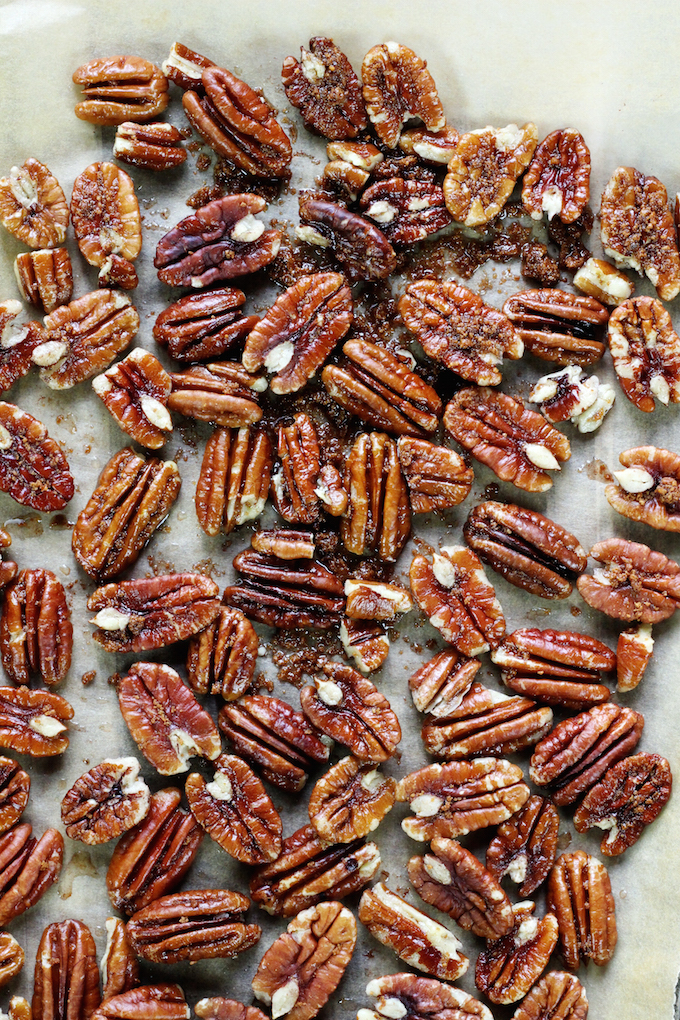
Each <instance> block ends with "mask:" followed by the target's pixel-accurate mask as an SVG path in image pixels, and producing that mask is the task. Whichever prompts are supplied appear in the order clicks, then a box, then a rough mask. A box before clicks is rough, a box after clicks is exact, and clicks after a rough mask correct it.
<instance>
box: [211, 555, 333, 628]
mask: <svg viewBox="0 0 680 1020" xmlns="http://www.w3.org/2000/svg"><path fill="white" fill-rule="evenodd" d="M234 567H235V568H236V570H237V571H238V573H239V574H240V575H241V577H242V578H243V580H242V582H241V583H240V584H232V585H229V586H228V587H226V588H225V589H224V601H225V603H226V604H227V605H230V606H235V607H236V608H237V609H240V610H241V611H242V612H243V613H245V615H246V616H249V617H251V618H252V619H253V620H259V621H260V622H261V623H268V624H269V625H270V626H272V627H283V628H290V627H313V628H315V629H318V630H327V629H328V628H329V627H333V626H335V625H336V624H338V623H339V622H340V614H341V612H342V610H343V609H344V606H345V596H344V594H343V583H342V581H341V580H340V579H339V578H338V577H336V576H335V574H334V573H333V572H332V571H331V570H329V569H328V568H327V567H325V566H324V565H323V564H322V563H315V562H313V561H311V560H284V559H279V558H278V557H277V556H266V555H263V554H262V553H258V552H254V551H251V550H250V549H244V550H243V552H240V553H239V554H238V556H236V557H235V558H234Z"/></svg>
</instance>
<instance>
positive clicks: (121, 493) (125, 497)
mask: <svg viewBox="0 0 680 1020" xmlns="http://www.w3.org/2000/svg"><path fill="white" fill-rule="evenodd" d="M181 484H182V482H181V479H180V477H179V469H178V467H177V465H176V464H175V462H174V461H172V460H169V461H161V460H158V458H156V457H152V458H150V459H149V460H145V459H144V457H140V456H139V455H138V454H136V453H135V452H134V450H132V449H131V448H130V447H129V446H128V447H126V448H125V449H123V450H120V451H119V452H118V453H116V454H114V455H113V457H112V458H111V460H110V461H109V463H108V464H107V465H106V467H105V468H104V470H103V471H102V473H101V475H100V476H99V483H98V485H97V488H96V489H95V490H94V492H93V493H92V495H91V496H90V498H89V500H88V501H87V504H86V505H85V507H84V508H83V509H82V510H81V511H80V513H79V514H78V519H77V521H76V524H75V527H74V529H73V532H72V535H71V548H72V550H73V555H74V556H75V558H76V560H77V561H78V563H79V564H80V565H81V567H82V568H83V570H84V571H85V572H86V573H87V574H89V576H90V577H91V578H92V579H93V580H94V581H97V582H98V583H101V582H102V581H108V580H110V579H111V578H112V577H116V575H118V574H120V573H122V571H123V570H125V569H126V568H127V567H129V566H131V565H132V564H133V563H135V562H136V560H137V558H138V556H139V554H140V553H141V551H142V549H143V548H144V546H145V545H146V544H147V543H148V542H149V541H150V540H151V538H152V537H153V535H154V532H156V531H157V530H158V529H159V528H160V527H161V526H162V524H163V523H164V522H165V520H166V518H167V516H168V514H169V513H170V510H171V509H172V506H173V504H174V502H175V500H176V499H177V497H178V495H179V490H180V486H181ZM1 646H2V622H1V621H0V647H1Z"/></svg>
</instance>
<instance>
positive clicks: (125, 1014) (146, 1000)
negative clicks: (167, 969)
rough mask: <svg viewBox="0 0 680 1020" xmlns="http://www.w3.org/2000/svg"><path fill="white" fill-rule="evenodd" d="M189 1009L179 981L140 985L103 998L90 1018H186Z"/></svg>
mask: <svg viewBox="0 0 680 1020" xmlns="http://www.w3.org/2000/svg"><path fill="white" fill-rule="evenodd" d="M190 1016H191V1010H190V1009H189V1006H188V1005H187V1003H186V1000H185V998H184V992H183V991H182V989H181V988H180V986H179V985H170V984H158V985H140V986H139V987H138V988H129V989H128V990H127V991H126V992H120V993H119V994H118V995H112V996H111V998H110V999H104V1001H103V1002H102V1004H101V1006H100V1007H99V1009H96V1010H95V1011H94V1013H93V1014H92V1016H91V1018H90V1020H149V1018H150V1017H151V1018H153V1020H189V1017H190Z"/></svg>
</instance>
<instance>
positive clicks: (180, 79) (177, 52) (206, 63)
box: [162, 42, 214, 90]
mask: <svg viewBox="0 0 680 1020" xmlns="http://www.w3.org/2000/svg"><path fill="white" fill-rule="evenodd" d="M213 66H214V63H213V61H212V60H210V59H209V58H208V57H204V56H203V55H202V54H201V53H197V52H196V51H195V50H191V49H189V47H188V46H185V45H184V43H180V42H175V43H173V44H172V48H171V49H170V53H169V54H168V58H167V60H164V61H163V65H162V69H163V74H165V75H166V76H167V77H168V78H169V79H170V81H172V82H174V83H175V85H178V86H179V88H181V89H183V90H186V89H197V90H200V88H201V75H202V74H203V71H204V70H205V68H206V67H213Z"/></svg>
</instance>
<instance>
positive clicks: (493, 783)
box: [397, 758, 529, 843]
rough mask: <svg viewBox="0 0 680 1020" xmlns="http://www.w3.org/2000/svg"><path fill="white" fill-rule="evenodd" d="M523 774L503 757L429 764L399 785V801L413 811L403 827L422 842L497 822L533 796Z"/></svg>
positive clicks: (461, 834)
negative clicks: (405, 803)
mask: <svg viewBox="0 0 680 1020" xmlns="http://www.w3.org/2000/svg"><path fill="white" fill-rule="evenodd" d="M523 778H524V776H523V775H522V770H521V769H520V768H519V767H518V766H517V765H512V764H511V763H510V762H509V761H505V760H504V759H501V760H500V761H499V760H498V759H496V758H477V759H476V760H475V761H448V762H445V763H444V764H443V765H441V764H439V763H438V762H437V763H436V764H434V765H425V766H423V768H420V769H418V770H417V771H416V772H411V773H410V774H409V775H407V776H404V778H403V779H400V780H399V783H398V784H397V801H398V802H399V803H402V802H407V803H408V805H409V807H410V809H411V811H413V813H414V815H413V816H412V817H410V818H405V819H404V820H403V822H402V823H401V827H402V829H403V830H404V832H405V833H406V834H407V835H408V836H410V837H411V839H416V840H418V841H419V842H421V843H423V842H427V841H429V840H431V839H433V838H434V837H435V836H444V837H447V838H451V839H454V838H456V837H458V836H464V835H466V834H467V833H468V832H475V831H476V830H477V829H485V828H487V827H488V826H490V825H498V824H499V823H500V822H504V821H505V820H506V819H508V818H510V816H511V815H513V814H514V813H515V812H516V811H519V809H520V808H521V807H522V805H523V804H525V803H526V801H527V800H528V799H529V787H528V786H527V785H526V783H523V782H522V779H523Z"/></svg>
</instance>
